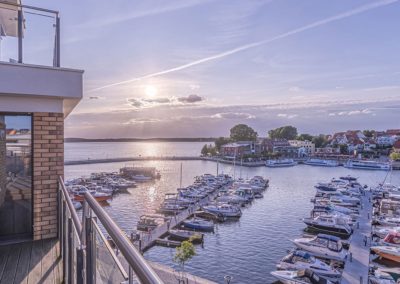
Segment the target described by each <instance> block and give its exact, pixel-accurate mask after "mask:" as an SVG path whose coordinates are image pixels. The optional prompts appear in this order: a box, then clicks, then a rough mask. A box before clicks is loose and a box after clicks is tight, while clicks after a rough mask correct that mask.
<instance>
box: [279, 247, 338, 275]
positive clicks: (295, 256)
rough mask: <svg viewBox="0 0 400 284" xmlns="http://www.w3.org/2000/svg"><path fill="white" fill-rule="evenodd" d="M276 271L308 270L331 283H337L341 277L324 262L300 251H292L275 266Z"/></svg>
mask: <svg viewBox="0 0 400 284" xmlns="http://www.w3.org/2000/svg"><path fill="white" fill-rule="evenodd" d="M277 269H278V270H300V269H309V270H311V271H312V272H314V273H316V274H318V275H319V276H322V277H324V278H325V279H328V280H331V281H334V282H336V281H338V280H339V279H340V277H341V273H340V271H338V270H336V269H334V268H332V267H331V266H330V265H328V264H326V263H325V262H323V261H321V260H319V259H317V258H315V257H314V256H312V255H311V254H309V253H308V252H305V251H302V250H294V251H292V252H291V253H289V254H288V255H287V256H285V257H284V258H282V260H281V261H280V262H279V264H278V265H277Z"/></svg>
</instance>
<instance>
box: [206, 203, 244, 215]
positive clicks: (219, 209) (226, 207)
mask: <svg viewBox="0 0 400 284" xmlns="http://www.w3.org/2000/svg"><path fill="white" fill-rule="evenodd" d="M203 210H204V211H206V212H211V213H214V214H217V215H218V214H221V215H222V216H225V217H240V216H242V211H241V210H240V208H239V207H237V206H234V205H230V204H217V205H207V206H204V207H203Z"/></svg>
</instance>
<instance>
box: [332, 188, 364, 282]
mask: <svg viewBox="0 0 400 284" xmlns="http://www.w3.org/2000/svg"><path fill="white" fill-rule="evenodd" d="M370 198H371V193H370V192H366V193H365V196H362V199H361V204H362V207H361V210H360V217H359V220H358V223H359V226H357V227H356V228H354V233H353V235H352V237H351V241H350V249H349V255H348V256H347V261H346V265H345V267H344V270H343V274H342V281H341V282H340V283H343V284H350V283H352V284H354V283H357V284H358V283H360V284H364V283H368V271H369V255H370V245H369V242H368V240H370V239H371V238H370V236H371V229H372V225H371V217H372V203H371V202H370ZM365 240H367V241H365Z"/></svg>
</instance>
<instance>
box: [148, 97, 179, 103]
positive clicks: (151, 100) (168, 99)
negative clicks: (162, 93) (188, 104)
mask: <svg viewBox="0 0 400 284" xmlns="http://www.w3.org/2000/svg"><path fill="white" fill-rule="evenodd" d="M142 100H143V101H145V102H148V103H159V104H166V103H170V102H171V101H172V99H170V98H166V97H162V98H153V99H142Z"/></svg>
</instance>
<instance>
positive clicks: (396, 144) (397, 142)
mask: <svg viewBox="0 0 400 284" xmlns="http://www.w3.org/2000/svg"><path fill="white" fill-rule="evenodd" d="M393 148H395V149H400V140H397V141H396V142H395V143H394V145H393Z"/></svg>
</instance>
